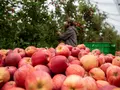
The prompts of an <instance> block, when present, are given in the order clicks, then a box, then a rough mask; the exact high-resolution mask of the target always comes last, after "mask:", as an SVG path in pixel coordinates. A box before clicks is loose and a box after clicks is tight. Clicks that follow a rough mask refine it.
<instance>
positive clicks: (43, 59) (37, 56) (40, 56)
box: [31, 50, 48, 66]
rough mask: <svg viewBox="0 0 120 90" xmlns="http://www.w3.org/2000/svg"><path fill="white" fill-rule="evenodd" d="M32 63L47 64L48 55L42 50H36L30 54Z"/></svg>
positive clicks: (34, 64)
mask: <svg viewBox="0 0 120 90" xmlns="http://www.w3.org/2000/svg"><path fill="white" fill-rule="evenodd" d="M31 58H32V65H33V66H36V65H38V64H47V63H48V60H47V58H48V55H46V53H45V52H44V51H43V50H40V51H37V52H35V53H34V54H33V55H32V57H31Z"/></svg>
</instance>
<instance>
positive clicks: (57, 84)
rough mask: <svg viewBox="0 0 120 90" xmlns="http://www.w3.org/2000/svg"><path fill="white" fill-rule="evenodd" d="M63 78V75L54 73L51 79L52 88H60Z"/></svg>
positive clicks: (55, 89) (59, 89)
mask: <svg viewBox="0 0 120 90" xmlns="http://www.w3.org/2000/svg"><path fill="white" fill-rule="evenodd" d="M65 79H66V76H65V75H63V74H56V75H55V76H54V77H53V79H52V80H53V89H52V90H61V87H62V85H63V82H64V80H65Z"/></svg>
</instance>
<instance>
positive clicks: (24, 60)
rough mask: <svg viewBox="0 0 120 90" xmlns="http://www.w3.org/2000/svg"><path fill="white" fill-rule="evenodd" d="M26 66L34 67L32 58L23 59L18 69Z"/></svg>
mask: <svg viewBox="0 0 120 90" xmlns="http://www.w3.org/2000/svg"><path fill="white" fill-rule="evenodd" d="M26 64H30V65H32V60H31V57H23V58H22V59H21V60H20V61H19V63H18V67H21V66H23V65H26Z"/></svg>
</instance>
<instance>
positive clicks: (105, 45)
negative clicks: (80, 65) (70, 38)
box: [84, 42, 115, 55]
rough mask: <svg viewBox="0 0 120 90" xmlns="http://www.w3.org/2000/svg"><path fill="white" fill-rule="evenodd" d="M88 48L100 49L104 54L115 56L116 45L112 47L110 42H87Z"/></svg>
mask: <svg viewBox="0 0 120 90" xmlns="http://www.w3.org/2000/svg"><path fill="white" fill-rule="evenodd" d="M84 44H85V46H86V47H88V48H90V50H91V51H92V50H94V49H99V50H100V51H101V52H102V53H104V54H109V53H111V54H113V55H115V45H112V44H111V43H109V42H85V43H84Z"/></svg>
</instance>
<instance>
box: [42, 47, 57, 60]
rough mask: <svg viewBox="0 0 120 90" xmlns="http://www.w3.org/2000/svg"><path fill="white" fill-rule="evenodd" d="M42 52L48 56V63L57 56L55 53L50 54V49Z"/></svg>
mask: <svg viewBox="0 0 120 90" xmlns="http://www.w3.org/2000/svg"><path fill="white" fill-rule="evenodd" d="M42 51H43V52H44V53H45V54H46V57H47V61H48V62H49V61H50V59H51V58H52V57H54V56H55V52H54V53H53V52H50V51H49V49H44V50H42Z"/></svg>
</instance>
